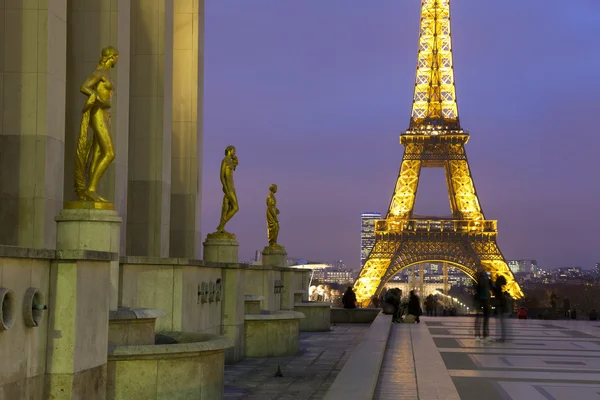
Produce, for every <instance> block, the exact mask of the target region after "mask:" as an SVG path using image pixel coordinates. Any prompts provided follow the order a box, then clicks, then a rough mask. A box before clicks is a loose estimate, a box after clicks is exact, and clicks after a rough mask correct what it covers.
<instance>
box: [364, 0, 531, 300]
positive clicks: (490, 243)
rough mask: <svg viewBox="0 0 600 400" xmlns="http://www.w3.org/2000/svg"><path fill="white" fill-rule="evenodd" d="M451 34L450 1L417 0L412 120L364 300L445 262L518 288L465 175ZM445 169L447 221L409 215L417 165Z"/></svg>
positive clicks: (378, 229) (517, 292) (517, 293)
mask: <svg viewBox="0 0 600 400" xmlns="http://www.w3.org/2000/svg"><path fill="white" fill-rule="evenodd" d="M452 61H453V60H452V38H451V35H450V0H422V2H421V25H420V34H419V51H418V56H417V74H416V82H415V91H414V99H413V106H412V113H411V119H410V125H409V128H408V130H406V131H405V132H403V133H402V134H401V135H400V143H401V144H402V145H404V146H405V149H404V156H403V157H402V164H401V166H400V172H399V174H398V180H397V182H396V187H395V190H394V195H393V197H392V200H391V202H390V206H389V209H388V212H387V215H386V218H385V219H383V220H379V221H376V222H375V245H374V246H373V249H372V250H371V253H370V254H369V258H368V260H367V262H366V263H365V265H364V266H363V268H362V270H361V272H360V274H359V276H358V278H357V280H356V282H355V284H354V289H355V292H356V296H357V300H358V301H359V302H360V303H362V304H363V305H366V304H368V303H369V302H370V300H371V298H372V296H373V295H375V294H376V293H379V291H380V290H381V289H382V287H383V285H385V283H387V281H389V280H390V279H391V278H392V277H393V276H394V275H396V274H397V273H398V272H400V271H401V270H402V269H404V268H407V267H409V266H412V265H414V264H418V263H425V262H446V263H449V264H451V265H453V266H455V267H457V268H459V269H460V270H462V271H463V272H464V273H466V274H467V275H469V276H470V277H471V278H473V279H475V278H476V276H477V269H478V268H480V267H483V268H484V269H485V270H486V271H488V272H490V275H491V277H492V279H496V278H497V277H498V276H499V275H503V276H504V277H505V278H506V280H507V282H508V283H507V286H506V288H507V290H508V292H509V294H510V295H511V296H512V297H513V298H515V299H519V298H522V297H523V292H522V291H521V289H520V288H519V285H518V284H517V282H515V280H514V276H513V274H512V272H511V271H510V269H509V268H508V265H507V264H506V261H505V259H504V256H503V255H502V253H501V251H500V249H499V248H498V245H497V243H496V236H497V233H498V231H497V222H496V221H494V220H486V219H485V217H484V214H483V211H482V209H481V206H480V204H479V199H478V197H477V192H476V191H475V185H474V184H473V179H472V177H471V171H470V168H469V163H468V161H467V155H466V152H465V144H466V143H467V141H468V140H469V133H468V132H466V131H464V130H463V129H462V128H461V126H460V121H459V117H458V106H457V102H456V89H455V86H454V70H453V62H452ZM428 167H433V168H444V170H445V172H446V182H447V185H448V197H449V199H450V209H451V211H452V218H437V219H431V218H419V217H418V216H416V215H415V214H414V213H413V208H414V202H415V196H416V192H417V187H418V185H419V175H420V172H421V168H428Z"/></svg>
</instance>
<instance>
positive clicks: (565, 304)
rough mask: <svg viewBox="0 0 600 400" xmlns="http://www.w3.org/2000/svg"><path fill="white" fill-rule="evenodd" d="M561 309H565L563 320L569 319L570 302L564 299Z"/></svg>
mask: <svg viewBox="0 0 600 400" xmlns="http://www.w3.org/2000/svg"><path fill="white" fill-rule="evenodd" d="M563 308H564V309H565V318H569V317H570V316H571V313H570V311H571V301H569V299H567V298H566V297H565V298H564V300H563Z"/></svg>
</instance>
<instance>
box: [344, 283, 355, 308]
mask: <svg viewBox="0 0 600 400" xmlns="http://www.w3.org/2000/svg"><path fill="white" fill-rule="evenodd" d="M342 304H343V305H344V308H356V294H355V293H354V290H352V287H350V286H349V287H348V289H346V291H345V292H344V295H343V296H342Z"/></svg>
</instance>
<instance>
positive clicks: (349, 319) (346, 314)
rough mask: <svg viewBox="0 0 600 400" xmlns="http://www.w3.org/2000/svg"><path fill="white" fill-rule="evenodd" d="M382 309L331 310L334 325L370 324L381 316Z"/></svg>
mask: <svg viewBox="0 0 600 400" xmlns="http://www.w3.org/2000/svg"><path fill="white" fill-rule="evenodd" d="M380 311H381V309H380V308H341V307H332V308H331V323H332V324H370V323H372V322H373V321H374V320H375V318H377V316H378V315H379V313H380Z"/></svg>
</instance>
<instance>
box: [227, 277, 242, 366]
mask: <svg viewBox="0 0 600 400" xmlns="http://www.w3.org/2000/svg"><path fill="white" fill-rule="evenodd" d="M222 287H223V295H222V297H221V299H222V300H221V301H222V303H223V308H222V310H223V311H222V312H223V318H222V321H223V325H222V332H221V334H222V335H224V336H226V337H228V338H229V339H231V340H233V343H234V344H235V346H234V347H233V348H230V349H227V350H225V362H226V363H228V364H232V363H236V362H238V361H240V360H241V359H242V358H244V332H245V330H244V271H243V270H242V269H240V268H239V267H228V268H227V269H225V270H224V271H223V286H222Z"/></svg>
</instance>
